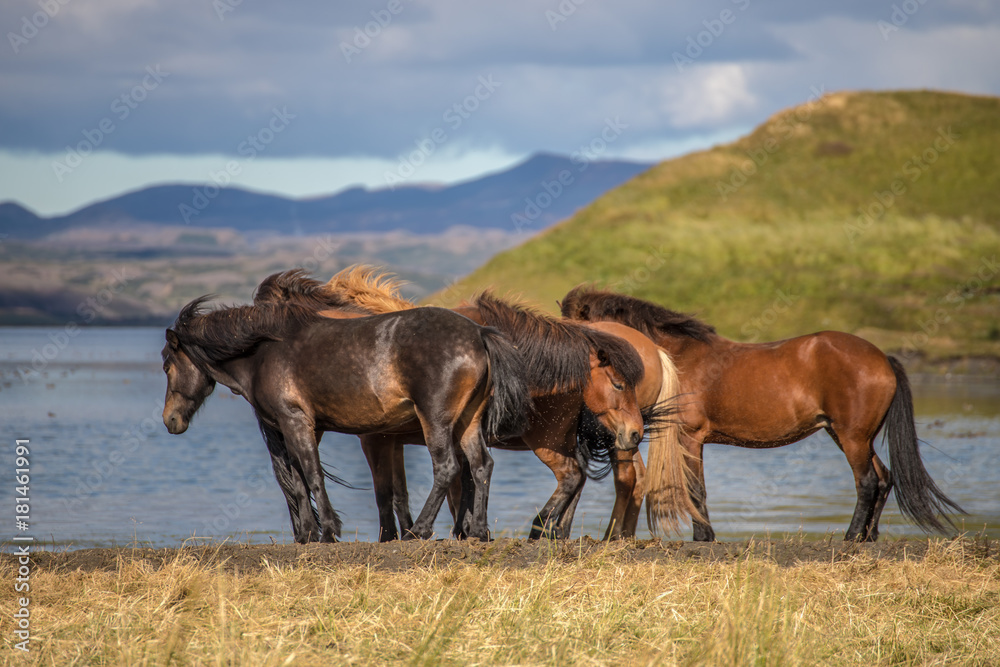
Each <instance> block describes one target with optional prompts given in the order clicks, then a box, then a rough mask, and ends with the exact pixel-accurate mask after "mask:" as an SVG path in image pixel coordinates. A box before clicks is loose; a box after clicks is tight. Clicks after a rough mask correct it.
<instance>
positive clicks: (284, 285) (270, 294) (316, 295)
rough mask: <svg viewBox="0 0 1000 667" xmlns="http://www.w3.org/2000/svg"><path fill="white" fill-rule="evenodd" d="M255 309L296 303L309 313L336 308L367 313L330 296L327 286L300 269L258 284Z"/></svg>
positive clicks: (337, 296) (276, 274)
mask: <svg viewBox="0 0 1000 667" xmlns="http://www.w3.org/2000/svg"><path fill="white" fill-rule="evenodd" d="M253 302H254V304H255V305H263V304H268V303H271V304H280V303H296V304H298V305H300V306H304V307H306V308H310V309H312V310H326V309H328V308H336V309H338V310H347V311H350V312H355V313H365V312H366V311H364V310H362V309H361V308H359V307H357V306H356V305H355V304H354V303H352V302H351V301H350V300H349V299H347V298H346V297H345V296H344V295H343V294H340V293H338V292H331V291H330V290H328V289H327V284H326V283H322V282H320V281H318V280H315V279H313V278H310V277H309V273H308V272H307V271H306V270H305V269H302V268H298V269H291V270H288V271H282V272H280V273H273V274H271V275H269V276H268V277H267V278H264V280H263V281H261V283H260V285H258V286H257V289H256V291H255V292H254V295H253Z"/></svg>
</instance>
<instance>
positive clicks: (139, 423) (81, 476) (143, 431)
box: [0, 327, 1000, 549]
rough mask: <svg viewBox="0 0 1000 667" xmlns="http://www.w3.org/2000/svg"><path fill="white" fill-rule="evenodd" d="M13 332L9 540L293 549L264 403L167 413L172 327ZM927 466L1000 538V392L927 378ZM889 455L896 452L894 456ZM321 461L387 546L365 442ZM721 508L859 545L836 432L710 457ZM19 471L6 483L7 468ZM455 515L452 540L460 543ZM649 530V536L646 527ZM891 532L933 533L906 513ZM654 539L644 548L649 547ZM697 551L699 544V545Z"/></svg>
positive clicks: (5, 461) (357, 528)
mask: <svg viewBox="0 0 1000 667" xmlns="http://www.w3.org/2000/svg"><path fill="white" fill-rule="evenodd" d="M71 333H74V334H75V335H67V334H66V332H65V331H64V330H62V329H58V328H0V424H2V438H3V443H2V446H0V452H3V454H2V455H0V479H3V480H6V482H5V483H4V484H0V507H5V508H7V513H8V515H7V517H6V518H4V517H2V516H0V525H4V526H6V528H4V529H2V530H0V541H2V542H4V543H5V546H6V548H9V547H10V542H9V539H10V537H12V536H14V535H18V534H21V535H31V536H33V537H34V538H35V540H36V543H38V542H42V543H44V544H46V545H49V546H52V547H54V548H63V549H64V548H83V547H91V546H110V545H131V544H139V545H143V546H149V545H151V546H157V547H162V546H179V545H182V544H184V543H188V544H191V543H197V542H201V541H203V540H206V541H212V540H214V541H220V540H223V539H227V538H228V539H232V540H238V541H243V542H252V543H258V542H270V541H271V540H272V539H273V540H275V541H277V542H281V543H283V542H291V541H292V537H291V531H290V529H289V520H288V512H287V509H286V506H285V502H284V498H283V496H282V495H281V493H280V491H279V490H278V486H277V483H276V482H275V481H274V479H273V477H272V473H271V466H270V459H269V457H268V455H267V451H266V449H265V446H264V444H263V442H262V441H261V437H260V434H259V432H258V430H257V425H256V421H255V420H254V418H253V414H252V412H251V409H250V407H249V405H247V403H246V402H245V401H244V400H243V399H242V398H239V397H235V396H232V395H231V394H230V393H229V392H228V391H227V390H225V389H224V388H220V389H217V390H216V392H215V394H214V395H213V396H212V397H211V398H210V399H209V400H208V402H207V403H206V405H205V407H203V408H202V410H201V411H200V412H199V413H198V415H197V416H196V417H195V418H194V420H193V422H192V424H191V427H190V428H189V429H188V431H187V433H185V434H183V435H180V436H171V435H169V434H168V433H167V431H166V429H165V428H164V427H163V424H162V422H161V417H160V413H161V410H162V405H163V395H164V390H165V386H166V378H165V377H164V375H163V372H162V371H161V370H160V356H159V355H160V349H161V347H162V345H163V330H162V329H149V328H96V327H92V328H82V329H80V330H78V331H76V332H71ZM913 382H914V392H915V395H916V411H917V421H918V430H919V434H920V437H921V438H922V439H923V440H924V441H926V444H925V445H924V446H923V448H922V452H923V456H924V461H925V464H926V466H927V468H928V470H929V471H930V473H931V475H932V477H934V479H935V480H936V481H937V483H938V485H939V486H940V487H941V488H942V489H943V490H944V491H945V493H947V494H948V495H949V496H951V498H953V499H954V500H956V501H957V502H958V503H959V504H960V505H962V506H964V508H965V509H966V510H967V511H968V512H969V516H967V517H964V518H963V522H964V523H963V525H964V527H965V529H966V530H968V531H970V532H980V531H984V530H985V532H986V534H988V535H990V536H991V537H994V538H997V537H1000V383H998V382H997V381H995V380H994V381H989V380H982V379H980V380H969V379H961V378H956V379H952V380H951V381H947V382H946V381H943V380H936V381H934V382H930V381H927V382H921V381H919V379H918V378H914V379H913ZM18 438H21V439H30V445H29V447H30V456H29V459H30V470H31V473H30V474H31V481H30V510H31V511H30V525H29V529H28V531H26V532H24V533H19V532H17V529H16V527H15V512H14V499H15V494H16V493H17V492H16V491H15V487H16V486H17V484H16V483H15V481H14V477H15V468H16V467H17V465H16V464H15V455H14V448H15V439H18ZM879 451H882V450H881V449H880V450H879ZM493 456H494V459H495V462H496V466H495V469H494V476H493V483H492V492H491V496H490V508H489V515H490V522H491V525H492V526H493V531H494V534H495V535H496V536H524V535H526V534H527V532H528V530H529V528H530V521H531V518H532V517H533V516H534V514H535V513H536V512H537V509H538V508H539V507H540V506H541V505H543V504H544V503H545V501H546V500H547V499H548V497H549V495H550V494H551V493H552V491H553V490H554V488H555V479H554V478H553V476H552V474H551V473H550V472H549V470H548V468H546V467H545V466H544V465H543V464H542V463H541V462H540V461H539V460H538V459H537V458H535V456H534V455H533V454H531V453H530V452H503V451H494V452H493ZM321 457H322V459H323V461H324V463H326V464H327V465H329V466H330V467H332V468H333V469H334V470H335V472H336V474H337V475H339V476H340V477H342V478H344V479H346V480H347V481H349V482H351V483H353V484H354V485H355V486H358V487H361V488H359V489H349V488H344V487H342V486H338V485H336V484H332V483H328V485H327V488H328V491H329V493H330V497H331V501H332V503H333V505H334V507H335V508H337V510H338V511H339V512H340V514H341V516H342V518H343V520H344V534H343V537H344V539H347V540H354V539H357V540H363V541H369V540H374V539H376V537H377V535H378V519H377V515H376V511H375V503H374V498H373V494H372V492H371V477H370V474H369V471H368V466H367V464H366V462H365V458H364V455H363V454H362V452H361V447H360V445H359V444H358V440H357V438H356V437H354V436H347V435H341V434H337V433H328V434H326V435H325V436H324V439H323V444H322V446H321ZM705 459H706V479H707V484H708V500H709V509H710V511H711V516H712V521H713V525H714V527H715V530H716V533H717V535H718V538H719V539H722V540H726V539H736V538H745V537H748V536H751V535H757V536H761V537H763V536H766V535H772V536H781V535H783V534H797V533H803V534H804V535H806V536H808V537H817V538H819V537H823V536H825V535H827V534H832V535H834V536H835V537H838V538H839V537H840V536H842V535H843V531H844V530H845V529H846V527H847V524H848V523H849V520H850V516H851V513H852V512H853V509H854V502H855V494H854V483H853V478H852V476H851V473H850V469H849V468H848V466H847V462H846V460H845V459H844V456H843V454H842V453H841V452H840V451H839V450H838V449H837V447H836V446H835V445H834V444H833V441H832V440H830V438H829V436H827V435H826V434H825V433H819V434H816V435H814V436H812V437H810V438H808V439H806V440H804V441H802V442H800V443H797V444H794V445H790V446H788V447H782V448H779V449H772V450H762V451H754V450H745V449H740V448H736V447H724V446H721V445H709V446H707V447H706V453H705ZM5 471H6V472H5ZM407 476H408V479H409V484H410V498H411V504H412V509H413V512H414V515H416V513H417V512H418V511H419V509H420V506H421V504H422V502H423V499H424V498H425V497H426V494H427V492H428V491H429V489H430V482H431V469H430V462H429V459H428V456H427V453H426V450H425V449H423V448H420V447H408V448H407ZM613 498H614V486H613V484H612V483H611V480H610V479H607V480H605V481H603V482H594V481H592V480H591V481H588V482H587V485H586V488H585V489H584V492H583V499H582V500H581V502H580V506H579V508H578V510H577V515H576V521H575V523H574V527H573V535H574V536H578V535H580V534H585V535H591V536H594V537H601V536H602V535H603V533H604V528H605V527H606V525H607V519H608V517H609V515H610V512H611V505H612V502H613ZM446 517H448V511H447V509H446V508H445V509H443V511H442V513H441V516H440V517H439V520H438V523H437V524H436V529H437V532H438V536H439V537H445V536H447V535H448V533H449V529H450V522H449V521H448V520H446ZM642 523H644V522H642ZM881 532H882V534H883V535H892V536H901V535H911V536H915V535H921V534H922V533H921V532H920V531H919V529H917V528H915V527H914V526H912V525H911V524H909V523H908V522H906V521H905V520H904V519H902V518H901V516H900V514H899V511H898V509H897V507H896V503H895V500H894V499H890V500H889V503H888V505H887V507H886V510H885V513H884V514H883V516H882V522H881ZM648 535H649V533H648V531H646V529H645V528H644V527H641V529H640V537H648ZM684 537H685V539H690V532H689V530H688V531H685V534H684Z"/></svg>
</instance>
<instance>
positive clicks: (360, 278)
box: [269, 267, 696, 539]
mask: <svg viewBox="0 0 1000 667" xmlns="http://www.w3.org/2000/svg"><path fill="white" fill-rule="evenodd" d="M299 278H301V276H298V277H296V280H295V281H293V282H295V285H294V288H293V289H288V288H287V287H285V288H282V289H279V290H277V292H276V294H275V295H276V296H277V297H278V298H297V297H296V296H295V294H294V292H295V291H297V290H301V289H303V287H305V288H306V289H307V290H308V292H309V294H310V295H314V294H316V291H314V288H312V287H310V286H308V285H307V284H305V283H302V282H301V281H300V280H299ZM398 289H399V283H398V282H396V281H394V280H392V278H390V277H388V276H386V275H385V274H379V273H377V272H376V271H375V270H373V269H370V268H367V267H356V268H353V269H347V270H345V271H342V272H341V273H339V274H337V275H336V276H334V277H333V278H332V279H331V280H330V281H329V283H327V286H326V292H327V294H328V297H329V299H330V303H331V305H333V306H334V310H331V311H323V312H324V313H326V314H329V315H331V316H343V315H338V313H341V312H343V310H344V308H342V307H341V304H344V303H345V302H346V303H347V304H349V305H348V306H347V309H350V308H351V307H354V308H359V309H361V310H363V311H368V312H393V311H398V310H404V309H411V308H413V307H414V305H413V304H412V303H410V302H409V301H406V300H405V299H402V298H401V297H400V296H399V293H398ZM269 291H270V289H269ZM307 298H310V299H311V298H312V297H311V296H310V297H307ZM456 311H457V312H459V313H462V314H463V315H466V316H467V317H469V318H470V319H472V320H474V321H476V322H478V323H480V324H488V325H489V326H493V327H496V328H497V329H499V330H500V331H502V332H504V333H505V334H507V335H509V336H511V338H512V339H513V340H514V342H515V345H516V346H517V348H518V350H519V352H521V353H522V355H524V356H525V360H526V362H527V366H528V368H529V378H528V379H529V386H530V390H531V392H532V397H533V400H534V404H535V414H534V417H533V419H532V420H531V423H530V425H529V428H528V430H527V432H526V433H525V434H523V435H522V436H521V437H520V438H516V439H510V440H506V441H504V442H500V443H493V444H492V446H495V447H499V448H501V449H511V450H528V449H530V450H532V451H534V452H535V454H536V455H537V456H538V458H539V459H541V460H542V462H544V463H545V464H546V465H547V466H548V467H549V468H550V469H551V470H552V472H553V474H554V475H555V477H556V480H557V486H556V490H555V492H554V493H553V494H552V497H551V498H550V499H549V501H548V502H547V503H546V504H545V506H543V508H542V509H541V511H539V513H538V515H537V516H536V518H535V521H534V522H533V525H532V530H531V533H530V537H532V538H538V537H541V536H542V535H543V534H549V535H552V536H557V537H565V536H568V535H569V531H570V528H571V526H572V521H573V516H574V512H575V508H576V505H577V503H578V501H579V499H580V495H581V493H582V490H583V484H584V481H585V478H586V476H592V477H596V478H600V477H603V476H604V475H606V474H607V472H608V471H609V470H612V471H613V472H614V473H615V490H616V502H615V506H614V510H613V512H612V517H611V522H610V523H609V526H608V531H607V534H606V535H605V537H606V538H618V537H630V536H633V535H634V534H635V527H636V523H637V519H638V514H639V508H640V505H641V503H642V498H643V489H642V485H641V477H642V474H643V472H644V466H643V465H642V458H641V457H640V456H639V454H638V450H637V449H635V444H638V440H637V439H636V438H635V437H634V434H633V436H632V438H631V440H632V443H634V444H630V443H629V442H628V441H626V440H625V439H624V438H623V437H622V435H623V434H622V432H621V428H620V427H618V428H616V427H615V426H614V422H615V421H618V422H619V423H621V422H622V419H621V416H620V414H619V416H618V417H617V419H616V418H615V417H616V411H615V409H614V406H615V404H617V403H619V402H620V401H621V396H624V395H626V394H623V393H622V388H623V387H622V386H621V385H620V384H619V383H620V382H621V380H620V379H619V380H616V379H615V377H614V376H613V374H612V373H611V371H612V370H613V369H614V368H615V367H616V366H621V363H611V364H608V363H606V362H605V361H602V359H601V353H600V350H598V351H597V352H596V353H595V352H594V351H593V348H594V345H595V342H594V341H595V340H596V341H598V342H599V341H604V343H603V345H605V346H608V345H609V341H608V339H607V338H602V337H601V336H602V334H611V335H612V336H614V337H617V338H623V339H625V340H626V341H627V343H628V344H629V345H630V346H631V347H632V348H633V349H634V350H635V351H636V352H638V354H639V358H640V359H641V362H642V369H641V381H639V382H638V384H637V385H636V387H635V391H636V394H637V399H638V405H639V406H640V407H641V408H643V410H644V412H645V414H646V416H647V419H648V420H652V421H653V424H654V426H653V429H652V432H651V434H650V437H651V438H652V439H657V438H664V437H667V438H669V437H670V433H671V432H670V429H669V423H667V420H666V419H665V417H668V416H669V415H668V414H667V413H666V412H665V411H664V410H663V406H664V405H665V403H666V401H667V400H668V399H671V398H672V397H673V395H674V394H675V393H676V385H677V379H676V377H677V376H676V371H675V369H674V367H673V364H672V363H671V362H670V359H669V358H668V357H667V356H666V355H665V354H662V353H661V352H660V351H659V350H658V349H657V348H656V346H655V345H654V344H653V343H652V341H650V340H649V339H648V338H647V337H646V336H644V335H642V334H641V333H639V332H637V331H635V330H634V329H630V328H628V327H625V326H622V325H618V324H614V323H600V324H594V325H590V326H589V330H588V328H587V327H583V328H581V327H578V326H576V325H573V324H571V323H567V322H565V321H559V320H555V319H553V318H550V317H547V316H544V315H541V314H538V313H535V312H533V311H531V310H530V309H527V308H525V307H523V306H517V305H513V304H510V303H508V302H505V301H502V300H499V299H496V298H495V297H492V296H490V295H482V296H480V297H479V298H478V299H477V300H476V302H475V303H474V304H466V305H463V306H460V307H458V308H456ZM579 339H582V340H586V341H590V342H589V345H590V348H591V353H590V370H589V377H588V376H587V374H586V373H585V371H586V370H587V369H586V366H585V365H584V362H583V358H584V357H583V356H582V355H583V350H584V349H586V346H581V344H580V342H579ZM574 341H576V342H574ZM574 348H575V351H574ZM611 349H614V348H613V347H612V348H611ZM569 354H572V355H576V356H577V357H578V359H577V361H575V362H572V363H571V362H570V358H569V357H568V356H567V355H569ZM572 366H576V367H577V370H576V371H572V372H571V371H570V369H571V367H572ZM632 374H634V373H632ZM560 378H561V379H560ZM630 383H631V379H630ZM618 412H619V413H620V411H618ZM593 415H597V422H598V423H599V424H600V426H598V424H595V423H594V420H593V419H591V417H592V416H593ZM664 424H666V425H664ZM601 427H603V428H601ZM581 429H582V430H581ZM604 429H608V430H610V431H611V433H612V434H615V433H616V432H617V437H615V436H614V435H612V437H611V438H609V439H608V438H603V437H602V436H603V434H604V433H606V431H605V430H604ZM578 433H579V434H580V435H581V440H583V441H586V442H590V443H591V444H592V445H594V446H593V447H592V448H585V447H584V448H578V447H577V435H578ZM416 435H419V434H416ZM584 436H586V437H584ZM414 442H416V441H415V440H414V439H413V437H412V436H411V437H410V438H409V439H408V438H406V437H405V436H401V435H398V434H370V435H366V436H363V437H362V443H363V446H364V450H365V453H366V455H368V459H369V465H370V466H371V469H372V476H373V479H374V483H375V488H376V498H377V501H376V502H377V504H378V506H379V508H380V511H379V517H380V523H381V525H382V533H381V537H382V539H391V538H392V537H393V535H394V534H395V521H394V520H393V510H395V514H396V517H397V518H398V520H399V523H400V527H401V529H402V530H404V531H405V530H406V527H407V526H408V525H409V523H410V521H411V519H410V518H409V502H408V496H407V492H406V478H405V473H404V469H403V444H404V443H414ZM672 442H673V443H676V437H674V439H673V441H672ZM391 443H394V444H395V449H394V450H393V453H392V454H391V456H390V455H389V453H388V452H389V449H388V448H386V447H385V445H387V444H391ZM416 444H419V442H417V443H416ZM658 449H660V451H662V452H664V454H665V456H666V457H669V456H670V455H671V454H673V455H674V456H673V458H667V459H666V461H665V462H664V465H663V466H662V467H663V470H662V471H661V473H660V474H662V475H665V476H667V477H668V478H669V479H671V480H672V481H673V484H672V485H671V488H672V489H675V490H676V492H675V493H674V494H673V495H672V496H671V497H669V498H667V497H664V498H663V503H662V506H663V509H664V520H665V521H666V522H668V523H669V522H671V521H676V520H677V519H678V518H679V517H681V516H682V515H684V514H692V513H694V512H696V510H695V509H694V506H693V505H692V504H691V502H690V495H689V492H688V489H687V486H686V484H687V477H686V475H685V472H686V468H685V467H684V465H683V461H682V460H681V455H680V452H681V450H680V448H679V444H675V445H674V446H673V447H671V446H670V445H669V443H667V444H664V445H662V446H660V447H659V448H658ZM387 457H388V458H387ZM605 457H610V458H612V459H613V460H612V461H609V463H608V465H607V466H605V467H603V468H595V467H594V466H592V465H591V464H592V463H593V462H594V460H595V459H597V460H600V461H603V460H606V458H605ZM661 458H663V457H661ZM453 506H454V504H453Z"/></svg>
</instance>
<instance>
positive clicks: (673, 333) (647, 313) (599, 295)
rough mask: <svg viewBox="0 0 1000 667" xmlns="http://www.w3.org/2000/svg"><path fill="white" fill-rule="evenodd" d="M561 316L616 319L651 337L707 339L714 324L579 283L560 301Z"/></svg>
mask: <svg viewBox="0 0 1000 667" xmlns="http://www.w3.org/2000/svg"><path fill="white" fill-rule="evenodd" d="M560 307H561V310H562V315H563V317H566V318H569V319H571V320H582V321H602V320H610V321H612V322H618V323H620V324H624V325H626V326H630V327H632V328H633V329H637V330H639V331H641V332H642V333H644V334H645V335H646V336H648V337H649V338H651V339H652V340H654V341H655V340H656V338H657V336H658V335H662V336H670V337H687V338H693V339H694V340H699V341H702V342H705V343H707V342H709V340H710V339H711V337H712V336H713V335H715V327H713V326H712V325H710V324H706V323H705V322H702V321H701V320H699V319H697V318H695V317H692V316H691V315H685V314H684V313H678V312H676V311H673V310H670V309H668V308H664V307H663V306H659V305H657V304H655V303H651V302H649V301H643V300H642V299H637V298H636V297H634V296H629V295H627V294H618V293H616V292H607V291H603V290H598V289H594V288H593V287H588V286H585V285H579V286H577V287H574V288H573V289H571V290H570V291H569V293H568V294H567V295H566V297H565V298H564V299H563V300H562V303H561V304H560Z"/></svg>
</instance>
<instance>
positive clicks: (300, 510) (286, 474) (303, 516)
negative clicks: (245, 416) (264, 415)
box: [257, 417, 320, 544]
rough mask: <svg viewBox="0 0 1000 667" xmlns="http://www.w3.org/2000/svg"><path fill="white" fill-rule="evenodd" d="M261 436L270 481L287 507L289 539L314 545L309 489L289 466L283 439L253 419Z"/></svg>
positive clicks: (315, 535) (315, 533) (315, 529)
mask: <svg viewBox="0 0 1000 667" xmlns="http://www.w3.org/2000/svg"><path fill="white" fill-rule="evenodd" d="M257 423H258V425H259V426H260V432H261V435H262V436H263V437H264V443H265V444H266V445H267V451H268V454H270V456H271V468H272V469H273V470H274V478H275V480H277V482H278V486H279V487H280V488H281V493H282V494H283V495H284V496H285V503H286V504H287V505H288V516H289V518H290V519H291V522H292V535H293V537H294V538H295V541H296V542H298V543H300V544H305V543H307V542H316V541H318V540H319V538H320V531H319V523H318V522H317V521H316V515H315V510H314V509H313V506H312V502H311V501H310V500H309V489H308V488H307V487H306V484H305V481H304V480H303V478H302V473H301V471H300V470H299V469H298V467H297V466H295V465H293V463H292V461H291V458H290V456H289V454H288V449H287V447H286V446H285V438H284V436H283V435H282V434H281V431H280V430H278V429H277V428H274V427H272V426H269V425H267V424H265V423H264V422H263V421H262V420H261V419H260V417H258V418H257Z"/></svg>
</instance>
